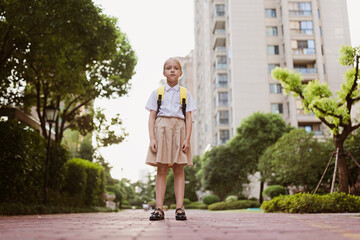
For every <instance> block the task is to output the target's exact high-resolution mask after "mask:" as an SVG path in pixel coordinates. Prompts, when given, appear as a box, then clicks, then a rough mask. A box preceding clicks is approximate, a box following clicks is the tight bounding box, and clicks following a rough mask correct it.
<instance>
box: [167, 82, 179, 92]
mask: <svg viewBox="0 0 360 240" xmlns="http://www.w3.org/2000/svg"><path fill="white" fill-rule="evenodd" d="M171 88H172V89H175V90H176V91H179V90H180V86H179V84H176V85H175V86H174V87H170V86H169V85H168V84H167V83H165V91H169V90H170V89H171Z"/></svg>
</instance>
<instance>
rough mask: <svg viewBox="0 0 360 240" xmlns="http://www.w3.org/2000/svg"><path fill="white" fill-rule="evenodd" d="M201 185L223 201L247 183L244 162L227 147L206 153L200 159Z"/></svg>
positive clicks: (219, 147)
mask: <svg viewBox="0 0 360 240" xmlns="http://www.w3.org/2000/svg"><path fill="white" fill-rule="evenodd" d="M201 161H202V166H203V167H202V174H201V175H202V177H203V179H202V183H203V187H204V188H205V189H206V190H211V191H213V193H214V194H215V195H217V196H218V197H220V199H222V200H224V199H225V197H226V196H227V195H229V194H238V193H239V192H241V191H242V188H243V184H245V183H248V179H247V176H248V171H247V169H246V167H245V166H246V162H245V161H244V158H243V157H242V156H237V155H236V154H235V153H234V152H233V151H232V148H231V147H229V146H218V147H214V148H212V149H211V150H210V151H208V152H206V153H205V154H204V155H203V157H202V159H201Z"/></svg>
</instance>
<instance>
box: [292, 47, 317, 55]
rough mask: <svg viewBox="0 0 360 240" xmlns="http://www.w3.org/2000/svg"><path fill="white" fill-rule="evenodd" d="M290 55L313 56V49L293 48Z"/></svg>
mask: <svg viewBox="0 0 360 240" xmlns="http://www.w3.org/2000/svg"><path fill="white" fill-rule="evenodd" d="M292 53H293V54H295V55H315V48H295V49H294V48H293V49H292Z"/></svg>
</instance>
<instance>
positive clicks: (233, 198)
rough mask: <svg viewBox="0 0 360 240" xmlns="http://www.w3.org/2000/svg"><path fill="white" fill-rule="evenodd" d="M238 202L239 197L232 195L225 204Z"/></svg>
mask: <svg viewBox="0 0 360 240" xmlns="http://www.w3.org/2000/svg"><path fill="white" fill-rule="evenodd" d="M237 200H238V197H237V196H235V195H230V196H228V197H227V198H226V199H225V202H227V203H229V202H235V201H237Z"/></svg>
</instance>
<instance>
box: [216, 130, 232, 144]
mask: <svg viewBox="0 0 360 240" xmlns="http://www.w3.org/2000/svg"><path fill="white" fill-rule="evenodd" d="M218 136H219V144H225V143H226V142H227V141H228V140H229V139H230V132H229V130H220V131H219V135H218Z"/></svg>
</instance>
